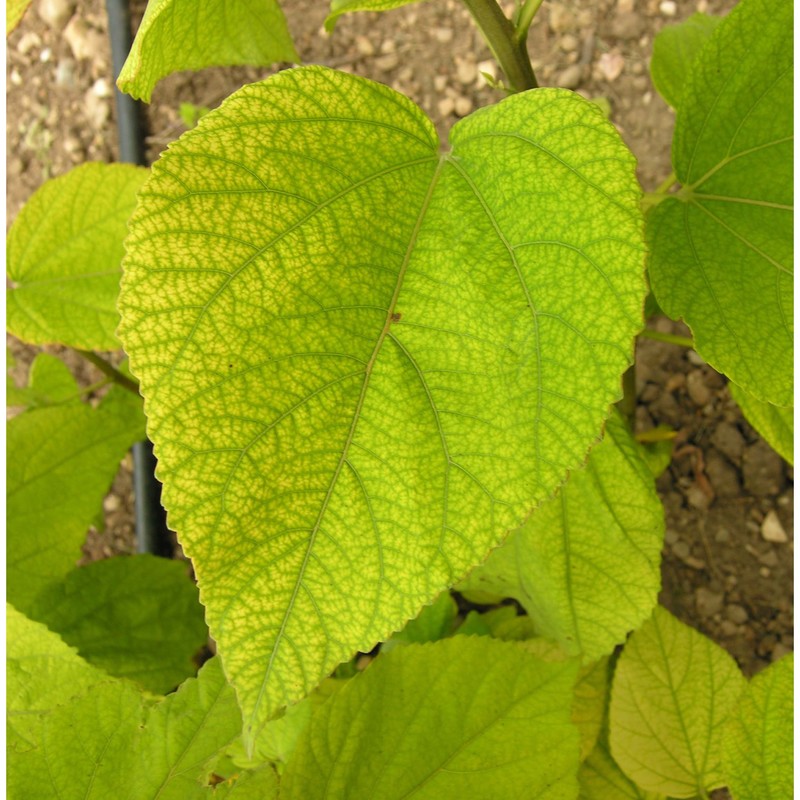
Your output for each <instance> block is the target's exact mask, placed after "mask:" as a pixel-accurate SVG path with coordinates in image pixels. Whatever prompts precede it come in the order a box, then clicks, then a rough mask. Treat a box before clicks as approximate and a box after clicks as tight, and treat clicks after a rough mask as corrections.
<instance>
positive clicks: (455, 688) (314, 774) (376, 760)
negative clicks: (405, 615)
mask: <svg viewBox="0 0 800 800" xmlns="http://www.w3.org/2000/svg"><path fill="white" fill-rule="evenodd" d="M575 673H576V664H575V662H569V663H565V664H547V663H545V662H543V661H540V660H538V659H536V658H534V657H532V656H531V655H530V654H529V653H527V652H526V651H525V650H524V649H523V647H522V646H521V645H518V644H514V643H509V642H499V641H497V640H495V639H489V638H486V637H465V636H456V637H454V638H452V639H444V640H442V641H440V642H435V643H432V644H426V645H409V646H408V647H401V648H397V649H396V650H395V651H394V652H392V653H389V654H388V655H385V656H380V657H379V658H378V659H377V660H376V661H375V662H374V663H373V664H372V665H371V666H370V667H369V668H368V669H367V670H366V672H364V673H363V674H362V675H360V676H359V677H357V678H354V679H353V680H352V681H349V682H348V683H347V685H345V686H343V687H342V689H341V690H340V691H339V692H337V693H336V694H335V695H334V696H333V697H332V698H331V699H330V700H328V702H326V703H325V704H324V705H323V706H321V707H320V708H319V709H318V710H317V712H316V713H315V714H314V716H313V717H312V719H311V723H310V725H309V727H308V728H307V729H306V732H305V733H304V734H303V736H302V737H301V739H300V742H299V744H298V747H297V750H296V751H295V754H294V756H293V757H292V759H291V760H290V761H289V764H288V765H287V768H286V772H285V773H284V777H283V782H282V786H281V796H282V797H284V798H286V800H292V799H293V798H303V800H313V799H314V798H317V797H339V796H345V795H347V796H353V797H380V798H383V800H392V798H401V797H408V796H410V795H411V794H413V795H414V797H419V798H425V797H430V798H442V797H481V798H485V800H492V798H498V799H500V798H502V800H507V798H509V797H521V796H526V797H543V796H545V795H546V796H547V797H552V798H568V797H574V796H575V791H576V789H577V787H576V784H575V771H576V769H577V763H578V743H577V733H576V731H575V728H574V727H573V726H572V725H571V723H570V721H569V711H570V705H571V702H572V685H573V682H574V680H575ZM410 732H413V734H411V735H409V734H410Z"/></svg>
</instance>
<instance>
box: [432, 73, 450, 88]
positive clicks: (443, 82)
mask: <svg viewBox="0 0 800 800" xmlns="http://www.w3.org/2000/svg"><path fill="white" fill-rule="evenodd" d="M433 86H434V88H435V89H436V91H437V92H443V91H444V87H445V86H447V76H446V75H436V76H435V77H434V79H433Z"/></svg>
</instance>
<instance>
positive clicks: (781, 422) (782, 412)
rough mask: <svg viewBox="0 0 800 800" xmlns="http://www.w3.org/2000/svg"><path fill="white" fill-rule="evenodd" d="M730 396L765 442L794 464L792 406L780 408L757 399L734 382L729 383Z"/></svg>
mask: <svg viewBox="0 0 800 800" xmlns="http://www.w3.org/2000/svg"><path fill="white" fill-rule="evenodd" d="M728 389H729V390H730V393H731V397H732V398H733V399H734V400H735V401H736V403H737V405H738V406H739V408H740V409H741V410H742V414H744V416H745V419H746V420H747V421H748V422H749V423H750V424H751V425H752V426H753V427H754V428H755V429H756V430H757V431H758V432H759V434H760V435H761V436H763V437H764V439H766V441H767V443H768V444H769V445H770V447H772V448H773V449H774V450H775V451H776V452H777V453H779V454H780V455H781V456H782V457H783V458H785V459H786V460H787V461H788V462H789V463H790V464H794V408H781V407H780V406H774V405H772V403H767V402H765V401H763V400H759V399H758V398H756V397H753V395H751V394H750V392H747V391H745V390H744V389H742V388H741V386H737V385H736V384H735V383H732V382H731V383H729V384H728Z"/></svg>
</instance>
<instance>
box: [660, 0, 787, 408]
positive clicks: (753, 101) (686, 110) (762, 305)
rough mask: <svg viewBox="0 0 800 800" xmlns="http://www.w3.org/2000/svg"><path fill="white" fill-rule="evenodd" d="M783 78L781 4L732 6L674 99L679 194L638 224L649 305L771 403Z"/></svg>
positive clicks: (778, 357)
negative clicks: (645, 252)
mask: <svg viewBox="0 0 800 800" xmlns="http://www.w3.org/2000/svg"><path fill="white" fill-rule="evenodd" d="M755 30H757V31H758V35H757V36H753V31H755ZM792 79H793V59H792V4H791V3H786V2H783V0H743V2H741V3H739V5H738V6H737V7H736V8H735V9H734V10H733V11H732V12H731V14H730V15H729V16H728V17H726V18H725V19H724V20H723V21H722V22H720V24H719V25H718V26H717V28H716V30H715V31H714V34H713V35H712V37H711V39H710V40H709V41H708V43H707V44H706V46H705V47H704V48H703V49H702V50H701V51H700V54H699V55H698V57H697V59H696V60H695V61H694V63H693V65H692V69H691V74H690V76H689V80H688V82H687V84H686V86H685V88H684V91H683V94H682V96H681V101H680V108H679V109H678V116H677V120H676V125H675V139H674V142H673V151H672V160H673V166H674V168H675V174H676V175H677V177H678V180H679V181H680V182H681V184H683V189H682V190H681V191H680V192H679V193H678V194H677V195H675V196H674V197H673V196H670V197H669V198H667V199H666V200H664V201H663V202H662V203H660V204H659V205H658V206H656V207H655V208H654V209H653V210H652V211H651V212H650V213H649V214H648V218H647V235H648V240H649V243H650V249H651V262H650V277H651V284H652V287H653V292H654V294H655V296H656V299H657V300H658V303H659V305H660V306H661V307H662V308H663V309H664V311H665V312H666V313H667V314H669V315H670V316H671V317H673V318H675V319H677V318H679V317H682V318H683V319H684V320H685V321H686V323H687V324H688V325H689V326H690V327H691V329H692V334H693V336H694V340H695V345H696V347H697V350H698V352H699V353H700V354H701V355H702V356H703V358H705V359H706V361H708V362H709V364H711V365H712V366H714V367H715V369H718V370H719V371H721V372H723V373H725V374H726V375H728V376H729V377H730V378H731V380H733V381H735V382H736V383H738V384H739V385H740V386H742V387H743V388H744V389H746V390H747V391H748V392H750V393H751V394H752V395H754V396H755V397H756V398H758V399H760V400H764V401H768V402H771V403H774V404H775V405H779V406H791V405H792V397H793V379H792V375H793V330H794V328H793V269H794V265H793V257H794V255H793V235H794V234H793V206H792V203H793V182H792V159H793V140H794V136H793V125H794V118H793V110H792V98H793V91H792Z"/></svg>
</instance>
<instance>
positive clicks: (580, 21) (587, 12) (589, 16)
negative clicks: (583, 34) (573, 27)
mask: <svg viewBox="0 0 800 800" xmlns="http://www.w3.org/2000/svg"><path fill="white" fill-rule="evenodd" d="M576 22H577V25H578V27H579V28H592V27H594V14H593V13H592V11H591V9H588V8H584V9H583V10H582V11H579V12H578V18H577V20H576Z"/></svg>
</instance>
